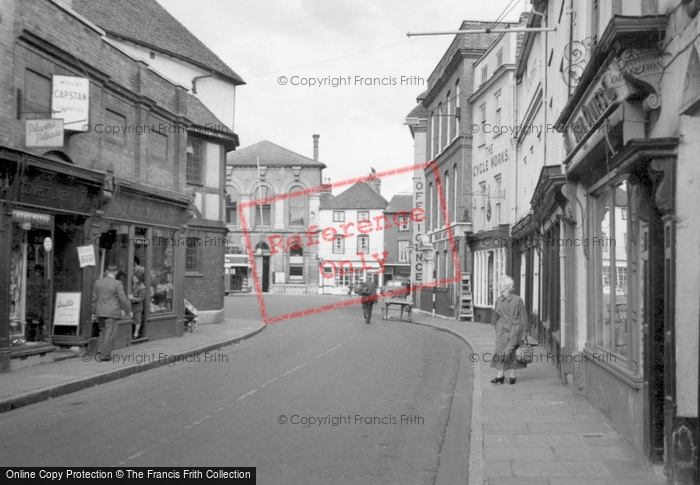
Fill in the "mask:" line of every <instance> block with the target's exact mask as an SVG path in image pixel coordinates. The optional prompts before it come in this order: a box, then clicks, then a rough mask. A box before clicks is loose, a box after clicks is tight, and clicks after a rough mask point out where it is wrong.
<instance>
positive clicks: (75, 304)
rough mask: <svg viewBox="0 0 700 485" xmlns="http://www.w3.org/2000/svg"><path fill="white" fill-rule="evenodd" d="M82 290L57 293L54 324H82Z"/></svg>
mask: <svg viewBox="0 0 700 485" xmlns="http://www.w3.org/2000/svg"><path fill="white" fill-rule="evenodd" d="M82 295H83V294H82V293H81V292H79V291H78V292H58V293H56V305H55V307H54V311H53V325H54V327H56V326H69V327H78V326H79V325H80V301H81V298H82Z"/></svg>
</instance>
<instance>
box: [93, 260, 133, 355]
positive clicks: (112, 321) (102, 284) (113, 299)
mask: <svg viewBox="0 0 700 485" xmlns="http://www.w3.org/2000/svg"><path fill="white" fill-rule="evenodd" d="M106 273H107V274H106V275H105V276H104V277H103V278H100V279H99V280H97V281H96V282H95V286H94V288H93V290H92V319H93V320H94V319H95V318H97V319H98V321H99V324H100V338H99V350H98V354H101V355H102V360H103V361H110V360H112V347H113V346H114V339H115V338H116V336H117V328H118V326H119V320H120V319H121V318H122V311H123V312H124V313H125V314H127V315H128V316H129V318H131V317H132V316H133V313H132V312H131V302H129V300H128V299H127V297H126V294H125V293H124V285H122V283H121V282H120V281H119V280H117V279H116V278H115V276H116V274H117V267H116V266H114V265H110V266H108V267H107V272H106Z"/></svg>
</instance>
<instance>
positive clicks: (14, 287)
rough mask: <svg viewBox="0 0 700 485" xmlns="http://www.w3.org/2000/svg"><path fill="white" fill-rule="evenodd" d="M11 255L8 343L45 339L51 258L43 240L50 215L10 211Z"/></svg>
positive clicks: (48, 322) (48, 233)
mask: <svg viewBox="0 0 700 485" xmlns="http://www.w3.org/2000/svg"><path fill="white" fill-rule="evenodd" d="M12 219H13V224H12V253H11V256H10V264H11V266H10V315H9V320H10V345H11V346H13V347H22V346H27V345H33V344H37V343H40V342H45V341H48V339H49V333H50V325H51V319H50V315H51V313H50V311H51V309H50V307H51V293H50V281H49V279H48V278H49V276H50V273H51V271H50V270H51V268H50V266H51V264H52V258H50V256H47V253H46V251H45V249H44V241H45V239H46V238H47V237H48V238H50V237H51V236H52V227H53V219H52V217H51V216H49V215H44V214H33V213H29V212H25V211H13V217H12Z"/></svg>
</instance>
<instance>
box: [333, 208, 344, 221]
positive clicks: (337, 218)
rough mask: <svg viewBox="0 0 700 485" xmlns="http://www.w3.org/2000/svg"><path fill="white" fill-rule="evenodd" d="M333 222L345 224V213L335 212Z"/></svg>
mask: <svg viewBox="0 0 700 485" xmlns="http://www.w3.org/2000/svg"><path fill="white" fill-rule="evenodd" d="M333 222H345V211H333Z"/></svg>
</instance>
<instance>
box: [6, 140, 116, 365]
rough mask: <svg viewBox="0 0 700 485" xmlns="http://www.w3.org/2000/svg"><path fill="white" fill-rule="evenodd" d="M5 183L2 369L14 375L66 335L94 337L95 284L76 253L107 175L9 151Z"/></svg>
mask: <svg viewBox="0 0 700 485" xmlns="http://www.w3.org/2000/svg"><path fill="white" fill-rule="evenodd" d="M0 181H1V185H0V275H2V281H1V282H0V288H5V289H4V290H2V292H1V293H0V315H3V318H2V319H1V320H0V371H1V372H8V371H10V369H11V367H13V366H17V365H19V363H20V360H21V361H22V363H23V364H24V363H26V362H27V361H31V360H33V359H38V360H39V361H43V360H44V359H45V358H46V357H47V356H49V355H51V353H52V352H54V351H55V350H57V348H58V347H57V345H59V342H60V341H61V340H62V339H63V338H64V337H65V336H70V338H71V339H73V340H75V339H82V340H83V341H87V340H86V339H87V338H89V336H90V335H89V334H88V335H86V331H88V330H87V329H86V328H85V326H84V325H82V322H83V321H84V318H86V315H87V311H85V305H86V298H85V297H84V296H83V295H85V294H87V292H88V289H89V287H90V284H91V281H90V279H89V278H85V277H84V274H83V270H82V269H81V266H80V260H79V258H78V249H77V248H78V247H79V246H80V245H81V244H82V241H83V239H84V238H85V237H86V236H87V231H88V230H89V229H88V228H89V225H90V221H91V220H92V218H91V214H92V213H93V212H94V210H95V207H96V204H98V203H99V202H98V199H99V197H100V194H101V192H102V186H103V183H104V174H101V173H98V172H95V171H91V170H87V169H83V168H80V167H76V166H74V165H72V164H69V163H61V162H56V161H53V160H47V159H44V158H40V157H36V156H33V155H29V154H27V153H23V152H20V151H15V150H10V149H3V150H2V151H1V152H0ZM87 304H89V300H88V301H87ZM88 311H89V310H88ZM13 359H15V360H14V362H15V363H14V364H13V363H12V362H13Z"/></svg>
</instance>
